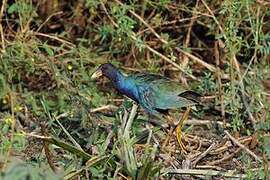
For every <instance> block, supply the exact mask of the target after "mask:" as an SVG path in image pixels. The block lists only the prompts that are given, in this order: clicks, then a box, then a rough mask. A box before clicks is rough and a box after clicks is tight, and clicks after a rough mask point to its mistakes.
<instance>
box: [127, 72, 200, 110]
mask: <svg viewBox="0 0 270 180" xmlns="http://www.w3.org/2000/svg"><path fill="white" fill-rule="evenodd" d="M130 78H132V79H134V81H135V84H136V86H137V88H138V91H139V94H140V101H141V102H142V104H144V106H145V108H146V109H148V110H149V109H150V110H151V111H155V110H158V109H161V110H167V109H174V108H180V107H187V106H191V105H194V104H197V102H196V101H197V100H196V94H193V95H192V93H193V92H192V91H187V90H185V89H184V88H183V87H182V86H181V85H180V84H179V83H178V82H175V81H172V80H170V79H168V78H165V77H163V76H160V75H156V74H135V75H132V76H130ZM193 96H194V97H193Z"/></svg>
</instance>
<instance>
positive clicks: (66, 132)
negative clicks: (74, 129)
mask: <svg viewBox="0 0 270 180" xmlns="http://www.w3.org/2000/svg"><path fill="white" fill-rule="evenodd" d="M54 120H55V121H56V122H57V123H58V124H59V126H60V127H61V129H62V130H63V131H64V133H65V134H66V135H67V136H68V138H69V139H70V141H71V142H72V143H73V144H74V145H75V146H76V147H77V148H78V149H80V150H81V151H83V149H82V147H81V146H80V145H79V144H78V143H77V142H76V140H75V139H74V138H73V137H72V136H71V135H70V134H69V132H68V131H67V130H66V128H65V127H64V126H63V125H62V124H61V123H60V121H58V119H57V118H56V117H54Z"/></svg>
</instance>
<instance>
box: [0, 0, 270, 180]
mask: <svg viewBox="0 0 270 180" xmlns="http://www.w3.org/2000/svg"><path fill="white" fill-rule="evenodd" d="M0 5H1V6H0V7H1V8H0V20H1V24H0V37H1V38H0V39H1V40H0V49H1V52H0V172H1V173H0V178H1V179H24V178H25V179H63V178H64V179H74V178H83V179H87V178H90V179H96V178H100V179H105V178H106V179H128V178H133V179H152V178H172V177H174V178H180V177H186V176H190V177H191V178H194V179H196V178H197V177H201V178H203V177H205V178H207V177H208V176H224V177H239V176H240V177H246V178H247V179H268V178H269V173H270V170H269V159H270V152H269V149H270V142H269V139H270V137H269V130H270V101H269V100H270V73H269V69H270V64H269V63H270V35H269V34H270V33H269V32H270V22H269V19H270V4H269V2H268V1H264V0H260V1H259V0H258V1H254V0H244V1H229V0H224V1H215V2H213V1H206V0H201V1H170V0H159V1H148V0H143V1H133V0H130V1H119V0H113V1H104V0H78V1H75V0H72V1H63V0H51V1H46V0H44V1H37V0H16V1H7V0H3V1H2V2H1V4H0ZM105 62H112V63H113V64H115V65H116V66H118V67H120V68H122V70H123V71H124V72H125V73H135V72H142V71H148V72H154V73H159V74H163V75H165V76H168V77H170V78H172V79H174V80H176V81H179V83H180V81H181V83H182V84H183V85H186V86H189V87H190V88H192V89H193V90H197V91H198V92H200V93H201V94H202V95H203V96H204V97H205V102H204V105H203V106H198V107H197V109H196V110H193V112H192V113H191V115H190V118H189V119H191V120H188V122H187V123H186V124H187V126H185V127H184V129H185V130H186V134H185V138H186V144H187V146H188V154H187V155H185V154H181V152H179V146H178V144H177V141H176V140H175V138H174V137H171V138H170V140H168V143H167V145H166V146H165V147H163V144H164V142H165V140H166V138H167V136H168V131H169V129H166V128H165V129H164V128H161V127H160V126H159V125H157V123H154V125H153V124H150V123H149V121H148V119H149V118H148V116H147V114H145V113H144V112H143V111H141V110H140V108H139V110H138V111H137V112H138V113H134V111H132V108H136V107H135V106H133V104H132V102H131V101H130V100H129V99H127V98H125V97H123V96H121V94H119V93H117V92H116V91H115V90H113V88H112V87H111V85H110V83H108V81H107V80H106V79H101V80H99V81H91V80H90V76H91V74H92V73H93V72H94V70H95V68H96V67H97V66H98V65H99V64H101V63H105ZM133 110H134V109H133ZM180 112H181V113H180ZM179 113H180V114H182V111H181V110H179V111H177V112H172V117H174V118H173V119H175V121H177V119H178V117H179ZM130 121H133V124H132V126H131V127H128V126H127V122H130ZM159 122H160V123H161V124H162V123H163V124H166V123H164V122H165V121H162V120H161V121H159ZM228 132H229V133H230V134H232V135H233V137H234V138H235V139H232V138H230V136H228V134H226V133H228ZM235 141H236V142H235ZM237 142H240V144H242V145H244V147H239V145H237ZM212 145H213V147H211V146H212ZM210 147H211V148H212V149H210V150H209V149H208V148H210ZM205 152H207V153H206V154H205V155H204V156H203V157H201V156H200V155H202V154H203V153H205ZM252 153H253V154H252ZM188 162H190V163H188ZM181 169H186V170H185V174H182V171H181V173H180V170H181ZM189 170H191V171H189ZM192 170H201V171H199V173H198V171H192ZM230 170H234V173H230ZM214 171H220V172H222V173H219V174H218V175H217V174H215V172H214ZM227 172H228V173H227Z"/></svg>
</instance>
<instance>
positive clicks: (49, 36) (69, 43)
mask: <svg viewBox="0 0 270 180" xmlns="http://www.w3.org/2000/svg"><path fill="white" fill-rule="evenodd" d="M31 32H32V34H34V35H37V36H43V37H47V38H50V39H54V40H56V41H59V42H61V43H63V44H65V45H66V46H67V47H69V48H70V49H72V48H74V47H75V45H74V44H72V43H71V42H69V41H67V40H64V39H61V38H59V37H57V36H52V35H49V34H44V33H40V32H35V31H31Z"/></svg>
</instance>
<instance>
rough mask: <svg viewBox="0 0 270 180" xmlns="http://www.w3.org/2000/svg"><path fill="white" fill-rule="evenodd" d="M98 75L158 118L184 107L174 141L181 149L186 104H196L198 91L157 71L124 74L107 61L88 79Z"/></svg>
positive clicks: (197, 102) (198, 98)
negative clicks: (188, 88) (105, 78)
mask: <svg viewBox="0 0 270 180" xmlns="http://www.w3.org/2000/svg"><path fill="white" fill-rule="evenodd" d="M100 76H105V77H107V78H108V79H109V80H110V81H111V82H112V84H113V86H114V88H115V89H117V90H118V91H119V92H120V93H121V94H123V95H126V96H127V97H129V98H131V99H132V100H133V101H135V102H136V103H137V104H139V105H140V106H142V107H143V109H144V110H145V111H146V112H147V113H148V114H149V115H154V116H156V117H159V118H161V116H162V115H164V114H165V115H166V114H168V112H169V110H172V109H178V108H183V107H187V111H186V113H184V115H183V116H182V118H181V120H180V121H179V123H178V125H177V128H176V131H177V136H176V137H177V140H178V143H179V145H180V147H181V149H182V150H183V151H185V146H184V144H183V143H182V141H181V134H182V132H181V127H182V124H183V121H184V120H185V119H186V118H187V115H188V113H189V111H190V107H191V106H193V105H196V104H199V103H200V101H201V95H200V94H198V93H196V92H194V91H191V90H187V89H185V88H183V86H182V85H181V84H179V83H178V82H176V81H173V80H172V79H169V78H167V77H164V76H162V75H159V74H152V73H135V74H130V75H125V74H124V73H122V72H121V71H120V70H119V69H118V68H116V67H115V66H114V65H113V64H111V63H104V64H101V65H100V66H99V67H98V68H97V69H96V70H95V71H94V73H93V74H92V76H91V79H97V78H98V77H100ZM184 116H185V117H184Z"/></svg>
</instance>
